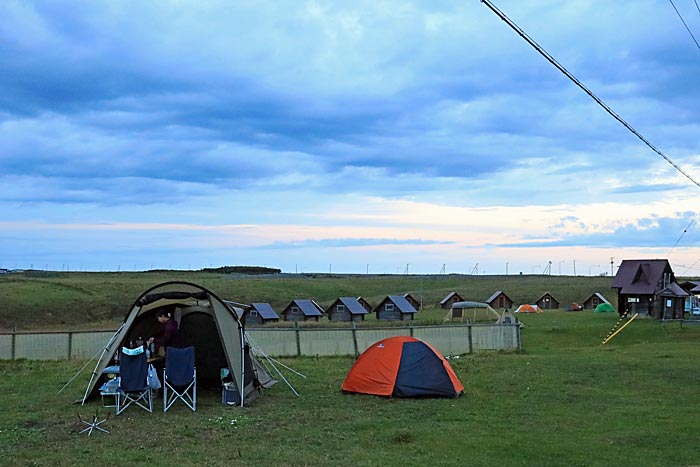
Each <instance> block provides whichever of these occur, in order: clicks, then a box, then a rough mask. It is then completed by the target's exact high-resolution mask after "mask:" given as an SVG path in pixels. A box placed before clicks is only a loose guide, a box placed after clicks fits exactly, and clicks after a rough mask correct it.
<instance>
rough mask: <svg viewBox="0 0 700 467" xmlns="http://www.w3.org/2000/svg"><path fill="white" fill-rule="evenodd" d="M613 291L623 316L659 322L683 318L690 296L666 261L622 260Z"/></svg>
mask: <svg viewBox="0 0 700 467" xmlns="http://www.w3.org/2000/svg"><path fill="white" fill-rule="evenodd" d="M610 287H611V288H613V289H616V290H617V309H618V312H619V313H620V314H623V313H629V314H632V315H633V314H639V316H641V317H653V318H657V319H673V318H682V317H683V311H684V308H685V299H686V297H688V292H686V291H685V290H683V289H682V288H681V287H680V285H678V283H677V282H676V276H675V275H674V273H673V269H672V268H671V265H670V264H669V262H668V260H666V259H626V260H623V261H622V263H621V264H620V267H619V268H618V270H617V274H615V277H614V278H613V281H612V284H611V285H610Z"/></svg>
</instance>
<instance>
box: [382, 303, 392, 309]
mask: <svg viewBox="0 0 700 467" xmlns="http://www.w3.org/2000/svg"><path fill="white" fill-rule="evenodd" d="M384 311H394V304H393V303H387V304H385V305H384Z"/></svg>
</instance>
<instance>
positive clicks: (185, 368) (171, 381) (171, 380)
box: [163, 347, 197, 412]
mask: <svg viewBox="0 0 700 467" xmlns="http://www.w3.org/2000/svg"><path fill="white" fill-rule="evenodd" d="M178 399H180V400H182V402H184V403H185V405H186V406H187V407H189V408H190V409H192V411H196V410H197V368H196V367H195V365H194V347H185V348H183V349H178V348H176V347H168V350H167V351H166V352H165V368H164V369H163V412H167V411H168V409H169V408H170V407H171V406H172V405H173V404H174V403H175V401H177V400H178Z"/></svg>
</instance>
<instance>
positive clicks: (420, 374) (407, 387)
mask: <svg viewBox="0 0 700 467" xmlns="http://www.w3.org/2000/svg"><path fill="white" fill-rule="evenodd" d="M342 391H343V392H345V393H360V394H371V395H375V396H394V397H429V396H432V397H458V396H460V395H461V394H462V392H463V391H464V386H463V385H462V383H461V382H460V381H459V379H458V378H457V375H455V373H454V371H453V370H452V368H451V367H450V364H449V363H448V362H447V360H445V357H443V356H442V354H440V352H438V351H437V350H436V349H435V348H433V347H432V346H431V345H430V344H428V343H426V342H424V341H422V340H420V339H416V338H414V337H409V336H395V337H389V338H387V339H383V340H381V341H379V342H375V343H374V344H372V345H371V346H370V347H369V348H367V350H365V351H364V352H363V353H362V354H361V355H360V356H359V357H358V358H357V360H356V361H355V364H354V365H353V366H352V368H351V369H350V371H349V372H348V375H347V376H346V378H345V381H344V382H343V385H342Z"/></svg>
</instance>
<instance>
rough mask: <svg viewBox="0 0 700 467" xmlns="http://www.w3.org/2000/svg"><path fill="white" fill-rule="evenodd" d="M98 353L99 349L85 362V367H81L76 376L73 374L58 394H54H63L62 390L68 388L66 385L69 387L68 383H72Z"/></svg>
mask: <svg viewBox="0 0 700 467" xmlns="http://www.w3.org/2000/svg"><path fill="white" fill-rule="evenodd" d="M98 353H100V349H97V352H95V353H94V354H93V355H92V357H90V360H88V361H87V362H85V365H83V367H82V368H81V369H79V370H78V372H77V373H76V374H74V375H73V377H72V378H71V379H69V380H68V382H67V383H66V384H64V385H63V387H62V388H61V389H59V390H58V392H57V393H56V394H61V393H62V392H63V390H64V389H66V388H67V387H68V385H69V384H70V383H72V382H73V380H74V379H75V378H77V377H78V375H79V374H80V373H82V372H83V370H84V369H85V368H86V367H87V366H88V365H89V364H90V362H91V361H93V360H94V359H95V357H97V354H98Z"/></svg>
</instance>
